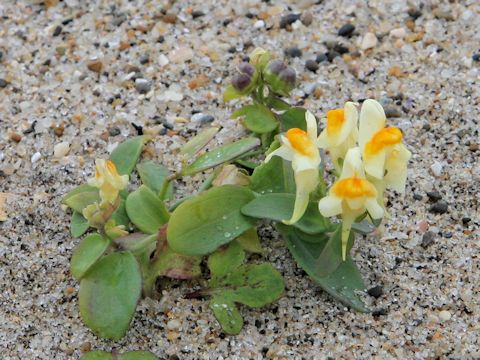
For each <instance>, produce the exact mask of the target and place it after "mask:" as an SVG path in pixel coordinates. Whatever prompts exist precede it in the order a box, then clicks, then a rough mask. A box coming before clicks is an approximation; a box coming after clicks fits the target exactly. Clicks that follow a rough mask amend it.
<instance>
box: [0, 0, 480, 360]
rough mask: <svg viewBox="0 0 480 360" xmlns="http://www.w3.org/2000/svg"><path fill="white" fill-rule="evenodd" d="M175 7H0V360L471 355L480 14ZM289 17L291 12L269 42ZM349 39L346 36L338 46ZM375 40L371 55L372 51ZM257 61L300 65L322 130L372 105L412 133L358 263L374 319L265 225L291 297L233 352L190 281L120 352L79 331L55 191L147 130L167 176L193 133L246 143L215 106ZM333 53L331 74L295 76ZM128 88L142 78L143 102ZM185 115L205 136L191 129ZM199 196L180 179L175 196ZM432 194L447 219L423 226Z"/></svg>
mask: <svg viewBox="0 0 480 360" xmlns="http://www.w3.org/2000/svg"><path fill="white" fill-rule="evenodd" d="M49 2H51V1H49ZM173 3H174V4H173V5H168V2H167V1H147V0H143V1H142V0H137V1H126V0H125V1H123V0H118V1H115V2H113V1H110V2H109V1H92V0H90V1H80V0H64V1H63V2H61V3H59V4H58V5H57V6H54V7H51V8H49V9H48V11H45V8H44V6H43V5H42V4H41V1H40V2H39V1H38V0H29V1H27V0H18V1H13V0H6V1H2V2H1V3H0V19H1V20H0V79H1V80H0V84H1V86H0V193H4V194H2V195H1V196H0V204H1V202H2V198H5V197H6V198H7V206H6V207H5V211H6V212H7V220H6V221H4V222H0V264H1V266H0V279H1V280H0V319H2V320H1V322H0V349H2V354H1V358H2V359H6V360H8V359H70V358H74V359H78V358H79V357H80V356H81V354H82V351H87V350H88V349H90V348H91V349H106V350H109V349H115V350H118V351H122V352H123V351H127V350H137V349H142V350H151V351H153V352H154V353H155V354H157V355H158V357H159V358H160V359H166V358H168V357H169V356H170V357H171V359H176V357H175V355H176V356H178V358H179V359H250V358H251V359H262V358H270V359H301V358H305V359H323V358H327V357H329V356H330V357H333V358H345V359H354V358H358V359H370V358H377V359H393V358H398V359H414V358H415V359H433V358H442V359H447V358H455V359H472V358H478V357H480V339H479V331H480V327H479V324H480V306H479V305H480V304H479V302H480V300H479V299H480V294H479V293H480V288H479V286H480V285H479V284H480V270H479V249H480V243H479V238H480V236H479V231H478V226H479V212H478V204H479V194H480V186H479V184H480V166H479V161H478V159H479V154H480V150H479V134H478V130H479V125H478V122H479V119H480V111H479V109H480V107H479V105H480V86H479V82H480V62H479V61H478V58H479V55H478V53H479V52H480V48H479V44H480V31H479V30H480V20H479V19H480V16H479V15H480V3H479V2H478V1H475V0H467V1H461V2H458V3H456V2H453V3H450V2H446V1H434V0H427V1H422V3H423V4H424V6H423V7H419V5H420V2H419V1H409V2H408V3H407V1H402V0H400V1H398V0H395V1H393V0H391V1H369V2H364V1H353V0H346V1H342V2H337V1H330V0H325V1H323V2H320V4H316V3H317V2H316V1H309V0H302V1H298V2H292V3H291V4H287V3H286V2H284V1H279V2H277V1H271V2H261V1H253V0H244V1H235V2H233V1H231V2H228V1H210V0H206V1H202V2H200V1H198V2H194V1H177V2H173ZM288 6H290V9H289V8H288ZM415 6H418V7H417V8H416V9H413V8H412V7H415ZM162 9H163V11H162ZM194 12H196V13H195V14H199V13H200V12H202V13H203V14H204V15H203V16H196V15H195V16H192V13H194ZM308 13H310V14H308ZM288 14H301V15H302V16H301V17H299V18H298V21H295V22H292V23H290V24H285V26H283V28H281V29H280V27H279V23H280V19H281V18H282V17H283V16H286V15H288ZM310 15H313V16H310ZM302 19H303V20H304V22H305V23H306V24H309V21H305V19H310V20H311V24H310V25H309V26H305V25H303V24H302V22H301V20H302ZM347 23H351V24H353V25H354V26H355V30H354V31H353V33H352V34H349V35H348V36H346V37H341V36H338V32H339V29H340V28H341V27H342V26H343V25H345V24H347ZM392 30H393V31H392ZM367 33H372V34H373V35H374V37H375V38H376V39H377V40H378V41H377V43H376V44H375V45H374V46H373V48H370V49H367V47H369V46H371V44H373V43H375V41H374V38H372V35H371V34H370V35H368V36H367V38H366V39H365V35H366V34H367ZM338 42H340V45H341V46H339V44H336V43H338ZM252 45H253V46H252ZM254 46H263V47H265V48H266V49H268V50H270V51H273V52H274V53H275V54H276V55H278V56H280V57H283V56H284V55H283V54H284V50H285V49H286V48H289V47H296V48H298V49H299V50H301V56H300V57H294V58H289V59H288V61H289V63H290V64H291V65H293V66H294V67H295V68H296V69H297V71H298V73H299V77H300V78H302V79H303V81H302V85H301V86H300V89H299V90H296V91H295V93H294V97H293V98H294V100H293V101H294V102H298V103H304V105H305V106H306V107H308V108H309V109H311V110H312V111H314V112H315V113H316V114H317V115H319V116H322V114H324V113H325V112H326V111H327V110H328V109H331V108H333V107H339V106H342V104H343V103H344V102H345V101H347V100H350V99H352V100H354V101H358V100H360V99H364V98H376V99H379V100H380V101H381V102H382V103H383V104H384V105H385V107H386V108H387V109H388V111H389V114H390V115H391V116H392V117H391V119H390V123H391V124H392V125H395V126H398V127H400V128H401V129H402V130H403V131H404V133H405V141H406V143H407V145H408V146H409V148H410V150H411V151H412V153H413V154H414V155H413V158H412V160H411V166H410V170H409V180H408V186H407V193H406V195H405V196H404V197H403V198H401V197H398V196H395V194H391V195H392V196H391V200H392V204H393V205H391V206H390V208H389V212H390V215H391V218H390V219H389V220H387V221H386V222H385V225H384V227H382V229H381V230H380V231H378V232H377V233H376V234H375V235H374V236H369V237H368V238H366V239H359V240H358V242H357V245H356V247H355V249H354V257H355V259H356V260H357V262H358V264H359V266H360V269H361V271H362V273H363V274H364V275H365V279H366V283H367V287H368V288H373V287H375V286H381V287H382V290H383V294H381V293H380V295H379V296H378V298H377V299H376V298H375V297H373V296H366V301H368V302H369V303H370V304H371V306H372V307H373V308H374V309H376V312H375V313H373V314H359V313H356V312H352V311H350V310H348V309H346V308H344V307H343V306H341V305H339V304H337V303H335V302H334V301H333V300H332V299H331V298H330V297H329V296H327V295H325V294H324V293H323V292H322V291H321V290H320V289H319V288H317V287H316V286H315V285H314V284H313V282H312V281H310V280H309V278H308V277H307V276H306V275H305V273H304V272H303V271H302V270H300V269H299V268H297V266H296V265H295V263H294V262H293V261H292V259H291V257H290V255H289V254H288V253H287V251H286V250H285V247H284V246H283V243H282V241H281V240H280V239H278V238H277V235H276V234H275V233H274V232H273V230H272V229H271V228H270V227H269V226H264V227H263V228H262V229H261V235H262V238H263V239H265V242H264V243H265V246H266V248H267V251H266V255H265V257H266V258H267V259H268V260H270V261H272V262H273V263H274V265H275V266H276V267H277V268H278V269H279V270H280V271H281V272H282V273H283V274H284V276H285V281H286V286H287V289H288V290H287V291H286V294H285V296H284V297H283V298H282V299H281V300H279V301H278V302H277V303H275V304H273V305H271V306H269V307H267V308H265V309H262V310H251V309H242V313H243V315H244V317H245V322H246V325H245V328H244V330H243V331H242V333H241V334H240V335H239V336H235V337H229V336H226V337H225V336H223V335H221V330H220V328H219V326H218V324H217V323H216V322H215V320H214V318H213V316H212V314H211V313H210V311H209V310H208V306H207V302H205V301H201V300H194V301H191V300H186V299H183V295H184V294H185V293H187V292H189V291H191V289H192V288H193V287H194V286H197V285H198V284H197V283H176V282H167V283H166V284H165V289H164V298H163V300H162V301H160V302H158V301H143V302H142V303H141V304H140V306H139V310H138V312H137V314H136V316H135V319H134V321H133V323H132V327H131V329H130V330H129V332H128V334H127V336H126V337H125V338H124V339H123V340H121V341H119V342H115V343H114V342H109V341H104V340H101V339H98V338H96V337H95V336H94V335H92V333H91V332H90V331H89V330H88V329H87V328H86V327H85V326H84V325H83V324H82V322H81V320H80V318H79V313H78V307H77V291H78V284H77V282H76V281H74V280H73V279H72V277H71V276H70V274H69V270H68V269H69V267H68V266H69V265H68V264H69V259H70V256H71V254H72V249H73V248H74V246H75V245H76V244H77V243H78V239H72V238H71V237H70V236H69V233H68V224H69V214H68V213H66V212H65V211H64V210H63V209H62V208H61V206H60V205H59V203H60V199H61V197H62V195H63V194H64V193H65V192H67V191H68V190H69V189H71V188H73V187H74V186H76V185H78V184H80V183H82V182H84V181H85V179H86V178H87V177H88V176H89V175H90V174H91V172H92V170H93V161H94V159H95V157H105V156H107V153H108V151H111V149H112V148H113V147H114V146H115V145H116V144H117V143H118V142H120V141H122V140H123V139H125V138H127V137H129V136H133V135H135V134H137V131H138V130H137V129H140V127H143V132H144V133H149V134H152V135H154V142H153V143H151V144H150V145H149V146H148V150H149V151H148V153H149V154H150V155H149V156H151V157H153V158H154V159H157V160H158V161H161V162H163V163H164V164H166V165H168V166H169V167H171V168H172V167H175V166H176V160H175V156H174V153H175V151H176V149H178V147H179V146H181V144H183V143H185V141H186V140H187V138H188V137H190V136H192V135H193V134H194V133H195V132H196V131H197V130H199V129H200V128H201V127H205V126H210V124H211V125H220V126H222V127H223V130H222V131H221V133H220V136H219V138H218V139H217V142H218V143H221V142H224V141H225V142H226V141H230V140H232V139H234V138H236V137H238V136H240V135H241V134H242V128H241V126H240V125H239V124H237V123H236V122H235V121H233V120H228V115H229V113H230V112H231V110H232V109H231V108H228V107H226V106H225V105H223V104H222V103H221V101H219V100H218V99H219V96H220V94H221V91H222V88H223V87H224V86H225V85H226V84H227V82H228V79H229V78H230V76H231V75H232V74H233V73H234V71H235V65H236V64H238V63H239V62H240V61H241V60H242V58H243V57H244V56H245V55H246V54H248V53H249V52H250V51H251V50H253V47H254ZM345 47H346V48H347V49H348V53H345V54H343V55H341V54H340V52H344V50H345V49H344V48H345ZM362 48H363V49H366V50H362ZM325 53H328V56H321V57H320V58H321V59H322V60H323V59H332V61H331V62H330V61H328V60H326V61H322V62H321V63H319V69H318V70H317V71H316V72H312V71H308V70H306V69H305V62H306V61H307V60H309V59H316V58H317V55H321V54H325ZM476 54H477V55H476ZM474 59H477V60H474ZM137 79H145V80H146V81H147V82H144V81H140V85H141V86H142V87H141V89H138V88H139V81H136V80H137ZM145 84H148V86H144V85H145ZM136 87H137V89H136ZM305 93H307V94H308V96H305ZM196 112H202V113H203V114H206V115H210V117H209V118H208V119H209V121H205V122H202V121H191V120H190V119H191V117H192V114H194V113H196ZM212 117H213V121H212V122H210V120H212ZM132 123H133V124H135V127H134V126H133V125H132ZM63 142H66V144H67V145H68V147H66V144H63V145H61V146H59V147H57V148H56V149H55V150H56V151H55V154H56V155H57V156H54V146H55V145H57V144H59V143H63ZM66 151H68V153H66ZM172 154H173V155H172ZM200 180H201V176H197V177H195V178H193V179H185V181H184V182H181V183H178V186H177V188H179V195H181V194H182V193H187V192H190V191H191V190H192V189H194V188H195V186H196V185H197V184H198V181H200ZM432 191H438V193H439V194H441V197H442V199H441V200H437V201H442V202H445V203H446V204H447V205H448V207H447V209H446V211H445V212H444V211H441V212H440V211H429V209H431V208H432V206H433V205H434V204H435V203H434V202H432V200H429V197H428V196H427V195H426V193H427V192H432ZM438 206H439V205H437V208H438ZM443 208H444V207H443V206H442V209H443ZM0 216H1V211H0ZM427 231H429V232H431V233H428V234H429V235H427V237H429V238H431V241H429V244H428V246H422V244H424V241H423V240H422V239H424V237H425V233H426V232H427ZM372 293H374V291H372ZM375 294H379V292H378V289H377V291H375Z"/></svg>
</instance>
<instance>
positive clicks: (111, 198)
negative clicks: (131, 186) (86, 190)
mask: <svg viewBox="0 0 480 360" xmlns="http://www.w3.org/2000/svg"><path fill="white" fill-rule="evenodd" d="M87 183H88V185H90V186H94V187H96V188H98V189H99V193H100V198H101V199H102V201H107V202H109V203H111V204H113V203H114V202H115V200H116V199H117V197H118V192H119V191H120V190H123V189H125V187H126V186H127V184H128V175H121V176H120V175H119V174H118V172H117V168H116V166H115V164H114V163H113V161H111V160H103V159H97V160H96V161H95V177H93V178H91V179H88V181H87Z"/></svg>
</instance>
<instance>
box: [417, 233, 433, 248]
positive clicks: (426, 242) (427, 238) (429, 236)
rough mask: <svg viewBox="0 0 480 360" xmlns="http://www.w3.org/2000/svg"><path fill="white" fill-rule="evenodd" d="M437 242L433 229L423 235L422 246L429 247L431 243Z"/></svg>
mask: <svg viewBox="0 0 480 360" xmlns="http://www.w3.org/2000/svg"><path fill="white" fill-rule="evenodd" d="M434 242H435V234H434V233H433V232H431V231H427V232H426V233H425V234H423V236H422V243H421V244H420V246H421V247H422V248H424V249H426V248H428V247H429V246H430V245H432V244H433V243H434Z"/></svg>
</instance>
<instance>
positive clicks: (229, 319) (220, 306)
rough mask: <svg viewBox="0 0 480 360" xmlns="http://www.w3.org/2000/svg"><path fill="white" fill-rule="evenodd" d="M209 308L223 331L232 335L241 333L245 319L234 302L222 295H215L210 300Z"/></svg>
mask: <svg viewBox="0 0 480 360" xmlns="http://www.w3.org/2000/svg"><path fill="white" fill-rule="evenodd" d="M209 306H210V309H212V311H213V314H214V315H215V318H216V319H217V320H218V322H219V323H220V325H221V327H222V329H223V331H225V332H226V333H227V334H230V335H237V334H238V333H240V331H241V330H242V327H243V318H242V315H240V312H239V311H238V309H237V306H236V305H235V303H234V302H233V301H231V300H228V299H226V298H224V297H222V296H221V295H215V296H213V297H212V299H211V300H210V305H209Z"/></svg>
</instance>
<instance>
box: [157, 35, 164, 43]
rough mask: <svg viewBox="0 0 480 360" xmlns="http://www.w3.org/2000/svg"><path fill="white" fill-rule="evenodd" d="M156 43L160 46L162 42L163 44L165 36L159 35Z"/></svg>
mask: <svg viewBox="0 0 480 360" xmlns="http://www.w3.org/2000/svg"><path fill="white" fill-rule="evenodd" d="M157 42H158V43H160V44H161V43H163V42H165V36H163V35H160V36H159V37H158V39H157Z"/></svg>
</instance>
